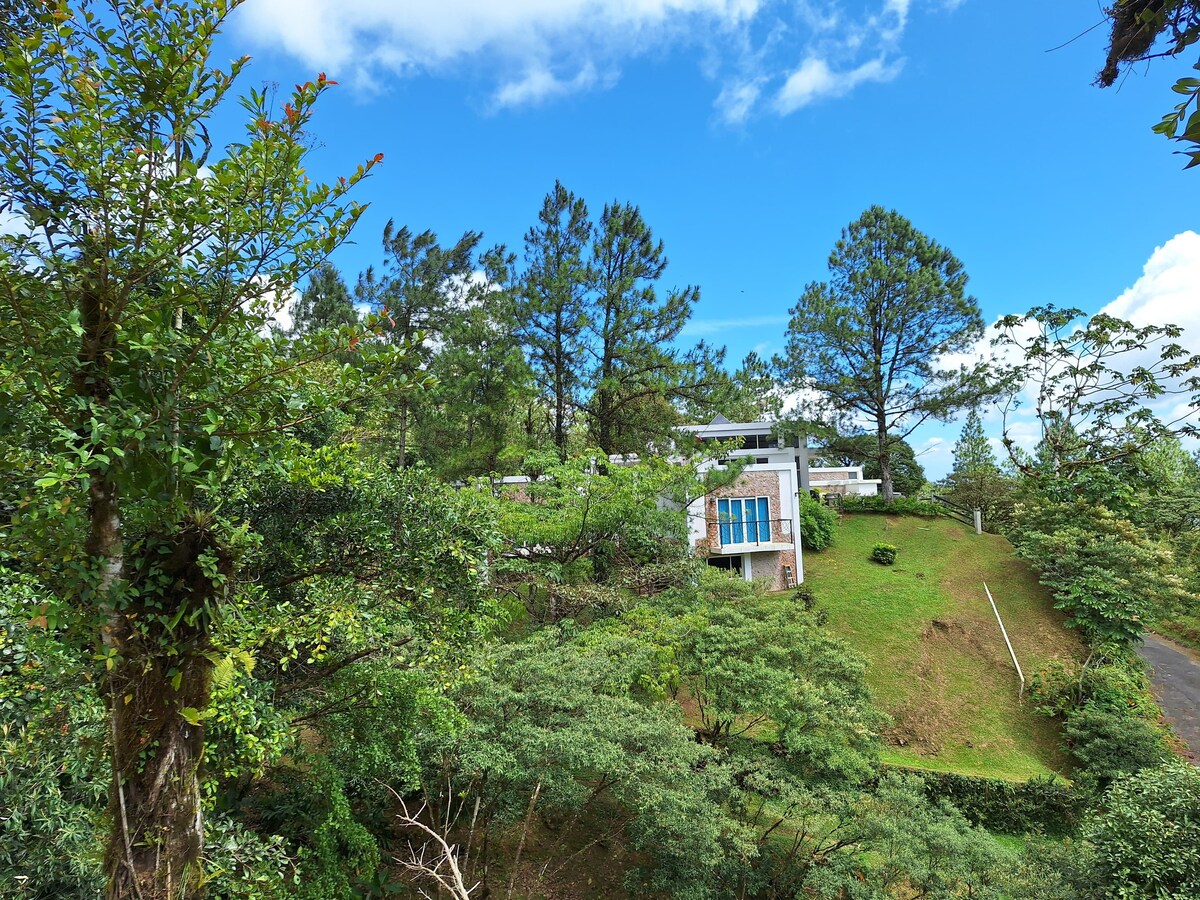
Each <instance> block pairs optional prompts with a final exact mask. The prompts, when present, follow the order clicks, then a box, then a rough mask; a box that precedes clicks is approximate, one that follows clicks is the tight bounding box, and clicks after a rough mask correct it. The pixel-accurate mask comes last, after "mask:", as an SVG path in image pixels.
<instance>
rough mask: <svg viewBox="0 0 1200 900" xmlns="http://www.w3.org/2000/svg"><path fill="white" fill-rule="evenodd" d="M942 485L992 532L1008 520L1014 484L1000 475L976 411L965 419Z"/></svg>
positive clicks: (994, 455)
mask: <svg viewBox="0 0 1200 900" xmlns="http://www.w3.org/2000/svg"><path fill="white" fill-rule="evenodd" d="M945 485H946V492H947V493H948V494H949V495H950V496H951V498H952V499H953V500H954V501H955V502H956V503H960V504H962V505H963V506H967V507H970V508H971V509H978V510H982V512H983V519H984V522H985V523H986V524H987V525H988V527H989V528H993V530H994V526H998V525H1003V524H1005V523H1007V522H1008V521H1009V519H1010V518H1011V514H1012V505H1013V497H1012V494H1013V489H1014V484H1013V480H1012V479H1011V478H1006V477H1005V476H1004V475H1003V474H1002V473H1001V471H1000V466H999V464H997V462H996V454H995V453H994V452H993V450H992V445H991V443H990V442H989V441H988V439H987V435H985V434H984V433H983V422H982V420H981V419H980V417H979V413H978V411H976V410H971V412H970V413H969V414H968V415H967V421H966V422H965V423H964V424H963V430H962V434H961V435H960V436H959V439H958V442H957V443H956V444H955V445H954V467H953V468H952V469H951V470H950V474H949V475H947V476H946V481H945Z"/></svg>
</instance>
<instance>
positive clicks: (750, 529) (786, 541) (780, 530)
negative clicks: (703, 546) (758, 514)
mask: <svg viewBox="0 0 1200 900" xmlns="http://www.w3.org/2000/svg"><path fill="white" fill-rule="evenodd" d="M708 546H709V552H710V553H721V554H725V553H756V552H766V551H771V550H792V549H794V548H795V546H796V539H795V536H794V535H793V534H792V520H791V519H757V520H756V519H746V520H744V521H742V520H729V521H716V522H714V521H710V522H709V523H708Z"/></svg>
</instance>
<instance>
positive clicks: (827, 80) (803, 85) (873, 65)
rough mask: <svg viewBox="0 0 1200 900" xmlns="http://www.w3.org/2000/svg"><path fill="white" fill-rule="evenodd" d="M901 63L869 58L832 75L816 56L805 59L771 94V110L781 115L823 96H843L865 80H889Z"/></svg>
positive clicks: (826, 64) (894, 75)
mask: <svg viewBox="0 0 1200 900" xmlns="http://www.w3.org/2000/svg"><path fill="white" fill-rule="evenodd" d="M903 65H904V60H897V61H895V62H891V63H889V62H886V61H884V59H883V58H878V59H872V60H869V61H867V62H865V63H863V64H862V65H860V66H855V67H854V68H853V69H848V70H846V71H843V72H835V71H834V70H833V69H832V68H830V66H829V63H827V62H826V61H825V60H823V59H821V58H819V57H809V58H808V59H806V60H804V62H802V63H801V64H800V67H799V68H797V69H796V70H795V71H794V72H792V73H791V74H790V75H789V76H788V77H787V81H785V82H784V83H783V87H781V88H780V89H779V93H778V94H776V95H775V103H774V106H775V110H776V111H777V112H779V113H781V114H783V115H787V114H788V113H791V112H795V111H796V110H798V109H800V108H801V107H804V106H808V104H810V103H812V102H813V101H814V100H820V99H823V98H826V97H844V96H845V95H846V94H848V93H850V92H851V91H852V90H854V89H855V88H856V87H858V86H859V85H860V84H863V83H864V82H867V81H877V82H885V81H891V80H892V79H894V78H895V77H896V76H897V75H899V74H900V69H901V68H902V67H903Z"/></svg>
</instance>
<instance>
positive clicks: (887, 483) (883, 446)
mask: <svg viewBox="0 0 1200 900" xmlns="http://www.w3.org/2000/svg"><path fill="white" fill-rule="evenodd" d="M875 435H876V437H877V438H878V440H879V478H880V480H881V481H882V482H883V483H882V484H881V485H880V486H879V489H880V490H881V491H882V492H883V502H884V503H891V502H892V500H894V499H895V496H896V495H895V493H894V492H893V490H892V449H891V445H890V442H889V441H888V433H887V426H886V425H885V424H884V422H883V421H882V420H880V421H879V422H878V423H877V424H876V427H875Z"/></svg>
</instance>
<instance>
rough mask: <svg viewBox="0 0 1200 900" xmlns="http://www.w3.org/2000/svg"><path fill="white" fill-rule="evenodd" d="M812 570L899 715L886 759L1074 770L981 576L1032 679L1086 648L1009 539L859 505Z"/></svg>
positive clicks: (838, 622) (996, 769) (963, 767)
mask: <svg viewBox="0 0 1200 900" xmlns="http://www.w3.org/2000/svg"><path fill="white" fill-rule="evenodd" d="M879 541H883V542H886V543H889V544H895V545H896V546H897V547H898V548H899V550H900V554H899V557H898V559H897V561H896V564H895V565H894V566H891V567H888V566H881V565H879V564H878V563H874V562H872V561H871V560H870V555H871V548H872V546H873V545H874V544H875V543H876V542H879ZM804 573H805V580H806V581H807V582H808V583H809V584H810V585H811V586H812V588H813V589H814V590H815V591H816V593H817V597H818V599H819V601H820V603H821V605H822V606H823V607H825V608H826V609H828V610H829V625H830V627H831V628H832V629H833V630H834V632H836V633H837V634H840V635H841V636H842V637H843V638H844V639H845V640H846V641H847V642H849V643H850V644H851V645H852V646H853V647H854V648H855V649H857V650H858V651H859V652H860V653H862V654H864V655H865V656H866V657H867V658H868V660H869V661H870V664H871V666H870V671H869V674H868V679H869V681H870V683H871V686H872V688H873V689H874V691H875V696H876V699H877V700H878V702H879V703H880V704H881V705H882V706H883V707H884V708H885V709H886V710H887V711H888V712H889V713H890V714H891V716H892V718H893V720H894V724H893V726H892V728H891V729H890V730H889V732H888V734H887V742H888V747H887V748H886V750H885V751H884V760H885V761H886V762H890V763H895V764H898V765H908V766H917V767H921V768H927V769H937V770H943V771H952V772H962V773H965V774H971V775H985V776H989V777H996V778H1008V779H1014V780H1023V779H1026V778H1029V777H1030V776H1033V775H1042V774H1046V773H1048V772H1058V773H1062V772H1064V771H1065V770H1066V767H1067V764H1066V760H1065V758H1064V757H1063V755H1062V753H1061V752H1060V750H1059V742H1060V737H1059V734H1058V730H1057V728H1056V727H1055V725H1054V723H1053V722H1052V721H1051V720H1050V719H1047V718H1045V717H1043V716H1039V715H1038V714H1036V713H1034V712H1033V711H1032V710H1030V709H1029V708H1028V706H1027V705H1022V704H1021V703H1020V701H1019V700H1018V697H1017V688H1018V679H1017V675H1016V672H1014V671H1013V667H1012V661H1011V659H1010V658H1009V655H1008V650H1007V648H1006V647H1005V646H1004V639H1003V637H1001V635H1000V629H999V627H998V626H997V625H996V618H995V616H994V615H993V613H992V609H991V606H990V605H989V604H988V602H987V597H986V595H985V594H984V592H983V582H984V581H986V582H987V583H988V586H989V587H990V588H991V590H992V595H993V596H994V597H995V598H996V605H997V606H998V607H999V608H1000V613H1001V615H1002V616H1003V617H1004V624H1005V626H1006V627H1007V628H1008V632H1009V637H1010V638H1011V640H1012V642H1013V647H1014V649H1015V650H1016V652H1017V658H1018V659H1019V660H1020V662H1021V668H1022V669H1024V671H1025V675H1026V678H1028V677H1029V675H1030V674H1031V673H1032V672H1035V671H1037V669H1038V668H1039V667H1041V666H1043V665H1045V664H1046V663H1048V662H1050V661H1051V660H1054V659H1066V658H1069V657H1074V656H1077V655H1078V654H1079V652H1080V649H1081V647H1082V645H1081V643H1080V641H1079V639H1078V638H1077V637H1076V636H1075V635H1074V634H1073V633H1071V632H1069V631H1067V630H1066V629H1064V627H1063V624H1062V621H1063V617H1062V615H1061V614H1059V613H1058V612H1057V611H1056V610H1055V609H1054V608H1053V606H1052V604H1051V601H1050V598H1049V595H1048V593H1047V592H1046V590H1045V589H1044V588H1042V587H1041V586H1040V585H1039V584H1038V582H1037V578H1036V576H1035V575H1034V574H1033V572H1032V570H1031V569H1030V568H1029V566H1028V565H1027V564H1026V563H1025V562H1024V561H1023V560H1020V559H1017V557H1016V556H1015V555H1014V554H1013V549H1012V545H1011V544H1009V543H1008V541H1007V540H1005V539H1004V538H1002V537H999V536H997V535H990V534H987V535H976V534H975V533H974V531H973V530H972V529H969V528H967V527H965V526H963V525H961V524H959V523H958V522H955V521H952V520H949V519H921V518H915V517H910V516H885V515H871V514H864V513H860V514H856V515H849V516H843V517H842V520H841V524H840V526H839V527H838V529H837V532H836V535H835V537H834V543H833V546H831V547H829V548H828V549H827V550H825V551H823V552H821V553H808V552H806V553H805V554H804Z"/></svg>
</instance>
